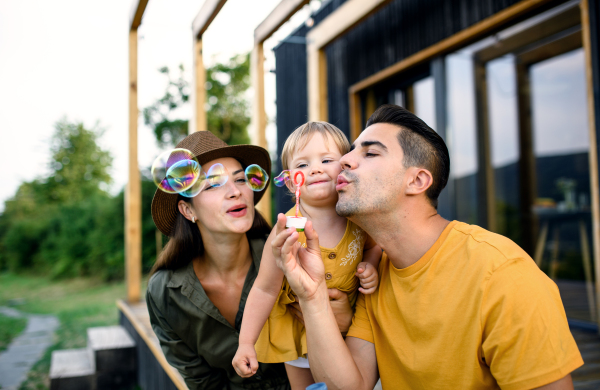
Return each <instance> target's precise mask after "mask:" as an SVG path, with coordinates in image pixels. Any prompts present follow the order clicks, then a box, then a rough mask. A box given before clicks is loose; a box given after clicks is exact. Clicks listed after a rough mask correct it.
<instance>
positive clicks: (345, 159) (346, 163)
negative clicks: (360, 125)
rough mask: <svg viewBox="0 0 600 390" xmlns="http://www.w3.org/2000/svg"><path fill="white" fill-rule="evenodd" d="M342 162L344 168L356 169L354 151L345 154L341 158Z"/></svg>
mask: <svg viewBox="0 0 600 390" xmlns="http://www.w3.org/2000/svg"><path fill="white" fill-rule="evenodd" d="M340 164H341V165H342V169H354V168H356V161H355V159H354V156H353V155H352V151H350V152H348V153H346V154H344V155H343V156H342V158H341V159H340Z"/></svg>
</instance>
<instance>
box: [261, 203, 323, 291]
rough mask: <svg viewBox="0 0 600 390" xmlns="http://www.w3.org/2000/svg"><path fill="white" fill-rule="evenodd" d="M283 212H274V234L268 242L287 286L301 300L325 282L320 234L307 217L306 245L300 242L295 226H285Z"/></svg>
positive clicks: (305, 228)
mask: <svg viewBox="0 0 600 390" xmlns="http://www.w3.org/2000/svg"><path fill="white" fill-rule="evenodd" d="M285 221H286V218H285V215H283V214H279V215H278V216H277V225H276V235H275V238H274V239H273V241H272V242H271V247H272V249H273V256H275V262H276V263H277V266H278V267H279V268H281V270H282V271H283V273H284V274H285V277H286V278H287V281H288V283H289V284H290V287H291V288H292V290H294V292H295V293H296V295H298V298H299V299H300V300H304V299H307V300H308V299H311V298H313V297H314V296H315V294H316V292H317V290H318V289H319V286H321V285H322V284H323V285H324V283H325V275H324V274H325V268H324V266H323V260H322V259H321V249H320V248H319V236H318V235H317V232H315V231H314V229H313V227H312V222H310V221H308V222H307V223H306V226H305V227H304V234H305V235H306V248H303V247H301V246H300V243H299V242H298V233H297V232H296V230H295V229H294V228H289V229H286V228H285Z"/></svg>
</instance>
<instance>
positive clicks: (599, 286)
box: [579, 0, 600, 323]
mask: <svg viewBox="0 0 600 390" xmlns="http://www.w3.org/2000/svg"><path fill="white" fill-rule="evenodd" d="M579 6H580V8H581V27H582V36H583V37H582V38H583V49H584V52H585V74H586V84H587V95H588V98H587V103H588V123H589V128H590V151H589V161H590V191H591V198H592V199H591V204H592V236H593V249H592V250H593V254H594V255H593V256H594V268H595V271H596V315H600V188H598V186H599V185H600V184H599V180H598V150H597V145H598V144H597V139H596V112H595V111H594V109H595V104H594V90H593V85H594V84H593V81H594V77H593V74H592V40H591V35H590V15H589V3H588V0H581V3H580V4H579ZM595 320H596V322H597V323H600V317H597V318H596V319H595Z"/></svg>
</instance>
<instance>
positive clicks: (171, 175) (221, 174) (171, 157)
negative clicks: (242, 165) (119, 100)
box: [151, 149, 269, 198]
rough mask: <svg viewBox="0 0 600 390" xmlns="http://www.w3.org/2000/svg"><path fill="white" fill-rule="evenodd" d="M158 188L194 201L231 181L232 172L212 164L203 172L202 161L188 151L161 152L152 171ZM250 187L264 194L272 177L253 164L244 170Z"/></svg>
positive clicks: (220, 165)
mask: <svg viewBox="0 0 600 390" xmlns="http://www.w3.org/2000/svg"><path fill="white" fill-rule="evenodd" d="M151 173H152V179H153V180H154V183H155V184H156V186H157V187H158V188H159V189H160V190H161V191H164V192H166V193H168V194H181V195H183V196H185V197H188V198H193V197H194V196H196V195H198V194H199V193H200V192H201V191H202V190H204V189H207V188H213V187H221V186H223V185H225V183H227V181H228V180H229V172H228V171H227V168H225V167H224V166H223V164H219V163H217V164H214V165H212V166H211V167H210V168H209V169H208V171H207V172H204V171H202V167H201V166H200V163H199V162H198V159H197V158H196V157H195V156H194V155H193V154H192V152H190V151H189V150H186V149H173V150H170V151H167V152H164V153H161V154H160V155H159V156H158V157H157V158H156V160H154V163H153V164H152V168H151ZM244 174H245V177H246V185H247V186H248V187H249V188H250V189H251V190H252V191H256V192H258V191H262V190H264V189H265V187H266V186H267V183H268V182H269V175H268V174H267V172H266V171H265V170H264V169H263V168H261V167H260V166H259V165H256V164H252V165H250V166H248V167H247V168H246V170H245V171H244Z"/></svg>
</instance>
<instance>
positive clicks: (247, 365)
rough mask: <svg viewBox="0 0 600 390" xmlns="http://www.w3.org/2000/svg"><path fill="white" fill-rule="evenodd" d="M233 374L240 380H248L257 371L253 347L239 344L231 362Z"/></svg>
mask: <svg viewBox="0 0 600 390" xmlns="http://www.w3.org/2000/svg"><path fill="white" fill-rule="evenodd" d="M231 364H232V365H233V368H234V369H235V372H237V374H238V375H239V376H241V377H242V378H250V377H251V376H252V375H254V374H256V370H258V360H256V351H255V350H254V345H251V344H240V345H239V347H238V349H237V352H236V353H235V356H234V357H233V361H232V362H231Z"/></svg>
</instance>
